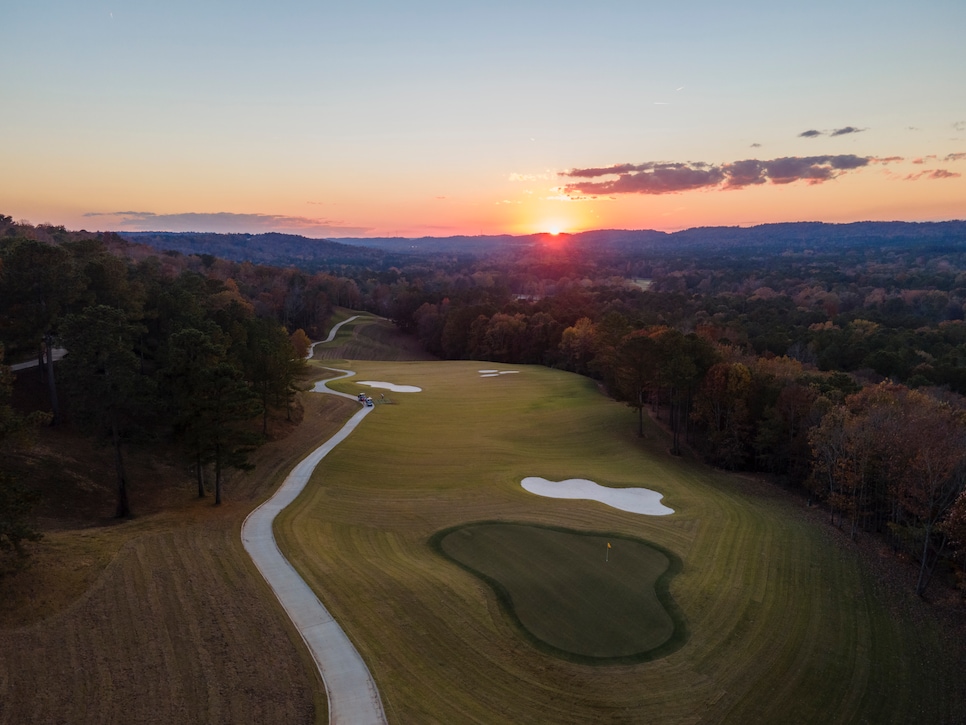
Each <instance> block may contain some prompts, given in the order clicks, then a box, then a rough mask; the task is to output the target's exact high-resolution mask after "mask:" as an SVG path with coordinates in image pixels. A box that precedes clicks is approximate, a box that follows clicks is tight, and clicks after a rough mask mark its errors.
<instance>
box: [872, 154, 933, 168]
mask: <svg viewBox="0 0 966 725" xmlns="http://www.w3.org/2000/svg"><path fill="white" fill-rule="evenodd" d="M899 161H905V158H904V157H902V156H879V157H877V158H870V159H869V163H870V164H882V165H883V166H885V165H886V164H894V163H897V162H899ZM912 163H914V164H917V163H922V159H919V160H918V161H916V160H914V161H913V162H912Z"/></svg>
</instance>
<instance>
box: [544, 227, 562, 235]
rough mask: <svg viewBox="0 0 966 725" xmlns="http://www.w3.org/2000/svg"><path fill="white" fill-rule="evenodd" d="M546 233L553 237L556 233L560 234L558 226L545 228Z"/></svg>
mask: <svg viewBox="0 0 966 725" xmlns="http://www.w3.org/2000/svg"><path fill="white" fill-rule="evenodd" d="M547 233H548V234H549V235H550V236H552V237H555V236H557V235H558V234H560V227H550V228H549V229H548V230H547Z"/></svg>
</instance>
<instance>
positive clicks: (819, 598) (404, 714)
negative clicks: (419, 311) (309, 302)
mask: <svg viewBox="0 0 966 725" xmlns="http://www.w3.org/2000/svg"><path fill="white" fill-rule="evenodd" d="M360 324H365V321H364V320H361V321H360ZM350 334H351V333H350ZM329 362H331V361H327V362H326V364H329ZM340 366H342V367H346V368H348V369H352V370H354V371H355V372H356V373H357V375H356V377H355V378H354V379H353V378H349V379H345V380H341V381H338V382H336V383H333V384H332V385H331V387H333V388H334V389H338V390H342V391H343V392H347V393H350V394H355V393H358V392H371V391H372V388H371V387H367V386H361V385H359V384H356V383H354V382H353V380H366V381H387V382H388V383H391V384H393V385H395V386H412V387H413V388H419V389H420V392H390V393H387V394H386V397H385V400H384V401H380V403H378V404H377V406H376V410H375V411H374V413H373V415H370V416H368V417H367V419H366V420H365V422H364V424H363V425H361V426H359V428H358V429H357V430H356V431H355V432H354V433H353V434H352V436H350V437H349V438H348V439H347V440H346V441H345V442H343V443H342V444H341V445H340V446H339V447H338V448H337V449H336V450H334V451H333V452H332V453H331V454H330V455H329V456H328V457H327V458H326V459H325V461H324V463H323V464H322V465H320V467H319V468H318V469H317V470H316V472H315V474H314V476H313V478H312V480H311V481H310V483H309V485H308V486H307V487H306V490H305V492H304V493H303V494H302V496H301V497H300V498H299V499H297V500H296V502H295V503H294V504H293V505H292V506H290V507H289V508H288V509H287V510H285V511H284V512H282V514H281V515H280V516H279V518H278V519H277V520H276V537H277V539H278V541H279V545H280V548H281V549H282V551H283V552H284V553H285V554H286V555H287V556H288V558H289V559H290V560H291V561H292V563H293V564H294V566H295V567H296V569H297V570H298V571H299V572H300V573H301V575H302V577H303V578H304V579H305V580H306V581H307V582H308V583H309V585H310V586H311V587H312V588H313V589H314V590H315V591H316V592H317V593H318V594H319V596H320V599H321V600H322V601H323V602H324V603H325V605H326V607H327V608H328V609H329V611H330V612H331V613H332V614H333V616H334V617H335V618H336V620H337V621H338V622H339V623H340V624H341V625H342V626H343V628H344V630H345V631H346V633H347V634H348V636H349V638H350V639H351V640H352V641H353V643H354V644H355V646H356V647H357V648H358V650H359V651H360V653H361V654H362V656H363V658H364V659H365V660H366V662H367V664H368V666H369V668H370V670H371V672H372V674H373V677H374V678H375V680H376V682H377V683H378V687H379V689H380V693H381V695H382V698H383V704H384V707H385V711H386V715H387V717H388V719H389V720H390V721H391V722H393V721H394V722H407V723H408V722H413V723H415V722H420V723H423V722H440V723H444V722H479V723H493V722H534V723H536V722H642V721H650V720H659V721H661V722H786V723H787V722H801V723H806V722H896V723H899V722H910V721H920V722H925V721H929V722H955V721H956V720H957V718H958V717H959V714H960V713H961V712H962V710H961V709H960V708H961V707H962V705H963V702H962V692H961V689H959V688H958V687H957V685H956V681H957V680H956V677H957V674H956V673H957V667H956V662H957V661H958V659H957V658H958V657H959V653H958V652H957V651H956V650H955V648H948V647H944V632H943V631H942V629H941V627H940V625H939V624H938V622H936V621H934V620H933V619H932V618H931V617H930V615H929V612H928V611H927V610H926V609H925V608H924V607H921V606H919V603H918V602H916V601H915V600H913V599H911V598H908V599H907V598H904V597H903V596H902V594H901V593H896V592H889V591H887V590H886V589H885V588H883V587H882V586H880V585H879V584H877V582H876V580H875V579H874V578H873V577H872V575H871V574H870V573H869V572H868V571H867V568H866V567H865V566H864V565H863V563H862V561H861V559H860V557H859V556H858V555H852V554H850V553H849V552H843V551H842V550H841V549H840V548H838V547H836V546H833V545H832V542H831V541H830V540H829V536H831V535H834V534H830V532H829V531H828V530H825V529H823V528H822V527H821V526H820V525H817V524H816V521H815V518H814V517H811V516H808V515H807V514H806V512H805V511H804V508H805V507H804V503H803V502H802V501H800V500H797V499H794V498H791V497H787V496H786V495H784V494H783V493H781V492H780V491H779V490H777V489H775V488H773V487H771V486H770V485H768V484H765V483H761V482H758V481H755V480H753V479H749V478H744V477H738V476H732V475H727V474H724V473H722V472H719V471H715V470H713V469H710V468H708V467H706V466H704V465H701V464H699V463H697V462H694V461H692V460H689V459H687V458H676V457H672V456H670V455H669V454H668V452H667V448H668V441H667V439H666V437H665V436H664V434H663V433H662V432H661V431H660V430H658V429H657V428H656V427H651V428H649V429H648V431H647V435H646V437H645V438H644V439H640V438H638V437H637V436H636V431H635V427H634V425H633V413H632V411H630V410H629V409H628V408H626V407H624V406H622V405H620V404H618V403H615V402H614V401H612V400H610V399H609V398H607V397H606V396H605V395H603V394H602V393H601V392H600V391H599V390H598V389H597V387H596V385H595V384H594V383H593V381H590V380H588V379H586V378H582V377H579V376H576V375H573V374H570V373H565V372H561V371H555V370H551V369H547V368H543V367H528V366H522V367H515V368H514V370H515V373H514V374H506V375H499V374H496V375H494V374H493V373H492V372H486V373H481V372H480V371H481V370H483V369H486V370H490V368H491V367H492V366H487V365H485V364H481V363H479V362H472V361H470V362H431V361H425V362H424V361H416V362H414V361H409V362H374V361H357V360H356V361H354V360H343V361H341V362H340ZM507 372H509V370H507ZM407 389H408V388H407ZM532 476H540V477H544V478H546V479H548V480H550V481H564V480H567V479H574V478H581V479H588V480H590V481H594V482H596V483H597V484H599V485H600V486H603V487H607V488H613V489H621V488H628V487H645V488H648V489H652V490H655V491H657V492H659V493H660V494H663V501H662V503H664V504H665V505H666V506H668V507H670V508H671V509H673V511H674V513H673V514H672V515H666V516H647V515H641V514H638V513H631V512H628V511H622V510H620V509H618V508H614V507H612V506H607V505H605V504H603V503H600V502H598V501H591V500H579V499H569V500H568V499H553V498H547V497H544V496H537V495H534V494H532V493H530V492H528V491H527V490H525V489H524V488H523V487H522V486H521V481H522V480H523V479H525V478H527V477H532ZM471 540H476V541H477V542H478V543H477V544H473V545H471V544H470V543H469V542H470V541H471ZM607 544H611V545H612V548H607V546H606V545H607ZM577 549H580V550H581V552H578V553H575V552H576V550H577ZM584 549H586V552H584V551H583V550H584ZM593 552H596V554H594V553H593ZM662 552H666V554H662ZM580 556H584V557H585V558H584V560H582V561H580V562H576V563H575V561H574V559H575V558H579V557H580ZM605 557H606V560H605ZM611 557H613V560H611ZM562 558H563V559H567V558H569V560H570V562H571V563H570V564H569V565H568V564H567V563H566V562H565V561H564V560H562ZM632 560H633V564H632ZM591 562H592V563H591ZM615 565H616V566H628V567H632V568H630V569H624V570H622V571H624V572H625V573H626V572H630V571H637V572H639V573H640V581H633V580H629V576H630V575H629V574H628V575H626V576H618V577H611V578H608V575H607V573H606V572H607V569H606V567H609V566H615ZM601 577H604V578H603V579H602V578H601ZM662 577H663V578H662ZM602 599H608V600H611V601H608V602H607V606H603V604H602ZM597 617H606V618H607V620H608V621H606V622H603V623H598V624H599V626H598V625H595V620H596V618H597ZM648 622H650V623H651V624H650V625H648V624H647V623H648ZM595 632H596V634H595ZM622 632H623V633H624V636H622V635H621V633H622ZM957 692H958V693H959V695H958V701H957V696H956V694H955V693H957Z"/></svg>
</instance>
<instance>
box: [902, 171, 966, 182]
mask: <svg viewBox="0 0 966 725" xmlns="http://www.w3.org/2000/svg"><path fill="white" fill-rule="evenodd" d="M960 176H962V174H958V173H956V172H955V171H947V170H946V169H934V170H932V171H920V172H919V173H916V174H907V175H906V176H904V177H902V180H903V181H918V180H919V179H958V178H959V177H960Z"/></svg>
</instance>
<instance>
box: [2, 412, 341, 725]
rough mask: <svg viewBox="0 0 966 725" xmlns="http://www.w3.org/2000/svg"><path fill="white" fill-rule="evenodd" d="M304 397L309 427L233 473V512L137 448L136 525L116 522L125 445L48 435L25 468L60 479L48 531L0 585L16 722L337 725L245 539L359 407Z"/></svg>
mask: <svg viewBox="0 0 966 725" xmlns="http://www.w3.org/2000/svg"><path fill="white" fill-rule="evenodd" d="M304 401H305V407H304V418H303V424H302V425H301V426H299V427H298V428H296V429H295V430H294V431H293V432H291V433H290V434H289V435H288V436H287V437H285V438H284V439H282V440H280V441H276V442H274V443H270V444H268V445H266V446H264V447H263V448H261V449H259V451H258V452H257V454H256V456H257V459H256V464H257V465H256V469H255V471H253V472H252V473H249V474H236V475H232V476H231V477H230V479H229V480H228V481H227V482H226V485H225V498H226V502H225V503H224V504H223V505H222V506H221V507H218V508H215V507H213V506H212V505H211V498H210V497H209V498H207V499H205V500H200V501H199V500H197V499H196V498H194V497H195V495H196V494H195V490H194V487H193V483H192V481H191V480H190V477H188V476H187V475H186V474H185V472H184V471H183V470H181V471H177V470H176V469H174V468H173V467H172V466H168V465H162V464H161V462H159V460H158V459H155V458H145V457H142V456H141V455H132V456H131V458H130V460H129V473H130V478H131V482H132V483H131V486H132V503H133V505H134V510H135V513H136V514H137V516H136V517H135V518H134V519H132V520H130V521H125V522H115V521H111V520H108V519H107V518H106V517H107V516H108V515H109V513H110V511H111V508H112V500H113V499H112V498H111V495H112V494H111V487H110V483H109V482H110V481H111V480H112V479H111V477H110V476H111V475H112V473H113V472H112V471H111V468H110V462H109V455H107V454H108V453H109V452H107V451H99V450H97V449H91V447H90V446H89V444H87V443H86V442H85V441H83V439H77V438H75V437H73V436H72V435H70V434H69V433H68V432H63V431H61V432H58V431H42V432H41V440H40V441H39V443H40V446H39V448H38V450H37V451H36V452H35V453H34V454H33V455H32V458H31V459H30V460H28V461H26V462H22V464H21V465H23V466H25V467H26V468H31V467H34V468H36V469H37V470H40V471H43V472H46V473H47V475H48V476H49V477H51V478H52V479H53V480H49V481H47V482H46V484H45V490H46V491H47V494H48V499H49V500H48V501H47V503H46V504H45V506H44V519H43V522H44V525H45V529H46V530H45V539H44V540H43V541H42V542H41V543H40V544H39V545H36V546H34V547H33V557H32V563H31V566H30V567H29V568H28V569H27V570H25V571H22V572H20V573H18V574H16V575H14V576H10V577H5V578H2V579H0V722H2V723H16V724H18V725H19V724H21V723H51V722H69V723H112V722H113V723H130V722H145V723H147V722H157V723H161V722H165V723H170V722H206V723H207V722H211V723H216V722H221V723H244V722H252V723H255V722H258V723H270V722H293V723H296V722H302V723H311V722H316V721H319V720H321V721H324V719H325V713H326V704H325V694H324V689H323V687H322V683H321V680H320V679H319V677H318V675H317V672H316V670H315V668H314V665H313V663H312V660H311V658H310V657H309V655H308V653H307V652H305V650H304V647H303V646H302V644H301V639H300V638H299V635H298V634H297V633H296V632H295V631H294V630H293V629H292V627H291V625H290V623H289V621H288V619H287V618H286V617H285V615H284V614H283V613H282V611H281V609H280V607H279V606H278V604H277V602H276V601H275V599H274V597H273V595H272V594H271V592H270V591H269V590H268V588H267V586H265V585H264V583H263V582H262V580H261V578H260V577H259V575H258V573H257V571H256V570H255V568H254V566H253V565H252V564H251V561H250V559H249V558H248V555H247V554H246V553H245V551H244V549H243V548H242V546H241V541H240V527H241V522H242V520H243V519H244V517H245V516H246V515H247V513H248V512H249V511H250V510H251V509H252V508H254V506H255V505H257V503H259V502H260V501H261V500H262V499H264V498H265V496H267V495H268V493H269V492H270V490H272V489H273V488H274V487H275V486H276V485H277V484H278V483H279V482H280V480H281V478H282V477H284V475H285V474H286V473H287V472H288V470H289V469H290V468H291V466H293V465H294V464H295V463H296V462H297V461H298V460H299V459H300V458H301V457H303V456H304V455H305V454H306V453H307V452H309V451H310V450H312V449H313V448H314V447H315V446H317V445H318V442H319V441H320V440H324V439H325V438H326V437H328V436H329V435H331V434H332V433H333V432H334V431H336V430H337V429H338V428H339V427H340V426H341V425H342V423H343V422H344V421H345V419H346V418H348V416H349V415H351V412H352V411H353V410H354V406H353V404H352V403H351V402H349V401H340V400H336V399H335V398H331V397H330V398H326V399H323V398H322V396H318V395H314V394H313V395H307V396H305V397H304ZM279 425H282V422H279ZM105 457H106V458H107V460H106V461H105V460H102V458H105ZM152 471H153V477H152ZM56 497H60V499H59V500H58V499H57V498H56ZM71 501H74V502H76V503H78V504H79V506H78V507H77V508H76V510H70V509H71V507H70V506H69V505H68V504H69V503H70V502H71Z"/></svg>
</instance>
